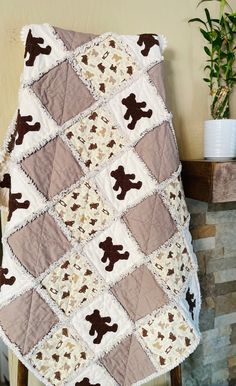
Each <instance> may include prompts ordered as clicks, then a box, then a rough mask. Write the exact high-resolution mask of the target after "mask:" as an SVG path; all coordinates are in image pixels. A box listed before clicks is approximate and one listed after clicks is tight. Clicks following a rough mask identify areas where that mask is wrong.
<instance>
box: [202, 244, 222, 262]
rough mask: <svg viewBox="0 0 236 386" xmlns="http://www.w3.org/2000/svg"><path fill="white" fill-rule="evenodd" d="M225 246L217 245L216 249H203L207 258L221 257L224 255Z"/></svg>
mask: <svg viewBox="0 0 236 386" xmlns="http://www.w3.org/2000/svg"><path fill="white" fill-rule="evenodd" d="M224 251H225V248H224V247H216V248H214V249H211V250H208V251H203V252H204V254H205V257H206V259H221V258H222V257H223V256H224Z"/></svg>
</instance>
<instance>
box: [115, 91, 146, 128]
mask: <svg viewBox="0 0 236 386" xmlns="http://www.w3.org/2000/svg"><path fill="white" fill-rule="evenodd" d="M121 102H122V104H123V105H124V106H125V107H126V108H127V111H126V113H125V115H124V119H126V120H128V119H130V117H131V118H132V120H131V122H130V123H129V124H128V125H127V127H128V129H130V130H134V128H135V125H136V123H137V122H138V121H139V120H140V119H141V118H151V116H152V110H151V109H149V110H147V111H143V108H144V107H146V105H147V103H146V102H144V101H143V102H137V101H136V95H135V94H133V93H131V94H130V95H129V96H128V97H127V98H123V99H122V101H121Z"/></svg>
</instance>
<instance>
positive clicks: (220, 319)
mask: <svg viewBox="0 0 236 386" xmlns="http://www.w3.org/2000/svg"><path fill="white" fill-rule="evenodd" d="M235 320H236V312H232V313H231V314H227V315H220V316H216V318H215V327H220V326H223V325H226V324H233V323H235ZM235 347H236V345H235Z"/></svg>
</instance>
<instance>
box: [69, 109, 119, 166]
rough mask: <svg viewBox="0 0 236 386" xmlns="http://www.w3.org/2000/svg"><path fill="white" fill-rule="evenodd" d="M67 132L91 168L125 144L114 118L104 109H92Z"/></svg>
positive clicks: (71, 141) (108, 157) (98, 164)
mask: <svg viewBox="0 0 236 386" xmlns="http://www.w3.org/2000/svg"><path fill="white" fill-rule="evenodd" d="M65 133H66V137H67V139H68V141H69V142H70V143H72V144H73V146H74V147H75V149H76V150H77V151H78V152H79V154H80V157H81V159H82V161H83V162H84V163H85V165H86V166H87V168H89V169H90V170H92V169H94V168H96V167H97V166H100V165H101V164H102V163H103V162H105V161H107V160H109V159H110V158H111V157H112V156H113V155H116V154H117V153H119V152H120V151H121V150H122V148H123V146H124V144H125V140H124V139H123V138H122V137H121V135H120V133H119V131H118V130H117V128H116V126H115V124H114V122H113V120H112V118H111V117H110V116H109V114H108V112H106V111H104V109H98V110H96V111H92V112H91V113H90V114H88V115H87V116H86V117H84V118H81V119H80V120H79V121H78V122H76V123H75V124H74V125H73V126H71V127H69V128H68V129H67V130H66V132H65Z"/></svg>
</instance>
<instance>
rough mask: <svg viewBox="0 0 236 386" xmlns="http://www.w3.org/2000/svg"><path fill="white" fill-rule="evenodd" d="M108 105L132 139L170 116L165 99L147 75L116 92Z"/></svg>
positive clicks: (134, 139) (140, 135)
mask: <svg viewBox="0 0 236 386" xmlns="http://www.w3.org/2000/svg"><path fill="white" fill-rule="evenodd" d="M108 106H109V107H110V109H111V111H112V112H113V114H114V116H115V117H116V120H117V122H118V123H119V125H120V128H121V129H122V131H123V132H124V134H125V135H126V136H127V137H128V138H129V139H130V140H132V141H137V140H138V139H140V138H141V137H142V136H143V135H144V133H145V132H146V131H149V130H151V129H152V128H153V127H154V126H158V125H160V124H161V123H162V122H164V121H166V120H168V119H169V118H170V115H169V113H168V111H167V109H166V107H165V104H164V102H163V99H162V98H161V96H160V95H159V94H158V93H157V89H156V87H155V86H153V85H152V84H151V83H150V82H149V80H148V77H147V76H146V75H142V76H141V77H140V78H138V80H136V81H135V82H134V83H132V84H131V86H129V87H127V88H125V89H124V90H123V91H122V92H120V93H118V94H116V95H115V96H114V98H112V99H111V100H110V101H109V103H108Z"/></svg>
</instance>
